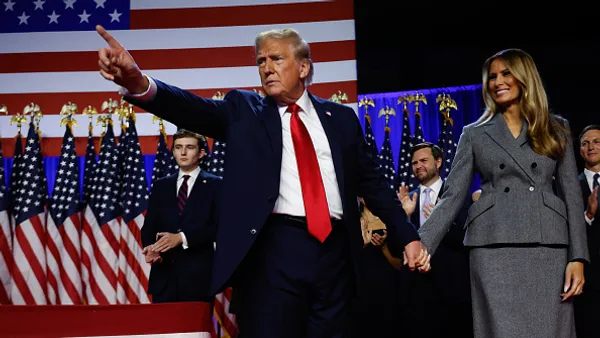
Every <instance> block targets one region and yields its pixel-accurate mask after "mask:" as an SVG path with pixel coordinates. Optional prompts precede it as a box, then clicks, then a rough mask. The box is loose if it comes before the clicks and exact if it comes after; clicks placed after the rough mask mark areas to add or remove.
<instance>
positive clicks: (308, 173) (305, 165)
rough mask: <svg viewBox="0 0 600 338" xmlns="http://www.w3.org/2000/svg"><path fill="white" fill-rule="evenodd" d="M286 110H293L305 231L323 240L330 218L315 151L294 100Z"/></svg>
mask: <svg viewBox="0 0 600 338" xmlns="http://www.w3.org/2000/svg"><path fill="white" fill-rule="evenodd" d="M287 111H288V112H291V113H292V116H291V119H290V129H291V132H292V142H293V143H294V153H295V154H296V162H297V164H298V175H299V176H300V186H301V187H302V198H303V199H304V210H305V211H306V223H307V225H308V232H309V233H311V234H312V235H313V236H315V237H316V238H317V239H318V240H319V241H321V242H324V241H325V239H326V238H327V236H328V235H329V233H330V232H331V219H330V216H329V206H328V205H327V196H326V195H325V186H324V185H323V179H322V177H321V170H320V169H319V161H317V153H316V151H315V148H314V146H313V143H312V140H311V139H310V135H309V134H308V130H307V129H306V126H305V125H304V123H303V122H302V120H301V119H300V115H299V114H298V112H299V111H300V107H299V106H298V105H297V104H295V103H294V104H293V105H291V106H289V107H288V108H287Z"/></svg>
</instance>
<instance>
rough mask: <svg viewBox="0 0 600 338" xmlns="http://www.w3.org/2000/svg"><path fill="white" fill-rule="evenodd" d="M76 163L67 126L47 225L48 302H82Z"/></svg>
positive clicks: (69, 129) (70, 134)
mask: <svg viewBox="0 0 600 338" xmlns="http://www.w3.org/2000/svg"><path fill="white" fill-rule="evenodd" d="M77 162H78V159H77V156H76V155H75V142H74V139H73V135H72V133H71V126H70V125H67V126H65V134H64V140H63V147H62V152H61V156H60V162H59V165H58V170H57V175H56V182H55V184H54V190H53V193H52V199H51V203H50V212H49V215H48V218H47V227H46V229H47V233H46V264H47V268H48V274H47V276H48V300H49V301H50V304H82V291H83V287H82V284H81V259H80V251H81V245H80V240H79V239H80V229H81V220H80V215H79V212H78V208H79V168H78V165H77V164H78V163H77Z"/></svg>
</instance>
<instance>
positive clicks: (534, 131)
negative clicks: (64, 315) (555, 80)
mask: <svg viewBox="0 0 600 338" xmlns="http://www.w3.org/2000/svg"><path fill="white" fill-rule="evenodd" d="M496 59H501V60H502V61H504V64H505V66H506V68H507V69H508V71H510V73H511V74H512V75H513V76H514V77H515V79H516V80H517V83H518V86H519V92H520V96H519V112H520V114H521V116H522V117H523V118H524V119H525V120H526V121H527V123H528V128H527V136H528V137H529V143H530V145H531V148H532V149H533V151H535V152H536V153H538V154H540V155H545V156H548V157H552V158H560V157H562V155H563V154H564V152H565V149H566V144H567V139H568V138H569V137H571V135H570V132H569V129H568V127H567V124H566V121H565V120H564V119H563V118H561V117H559V116H557V115H553V114H552V115H551V114H550V112H549V108H548V97H547V96H546V91H545V90H544V85H543V83H542V79H541V77H540V74H539V72H538V70H537V67H536V65H535V62H534V61H533V58H532V57H531V56H530V55H529V54H528V53H527V52H525V51H523V50H521V49H514V48H513V49H505V50H502V51H500V52H498V53H496V54H494V55H493V56H491V57H490V58H488V59H487V60H486V61H485V63H484V64H483V68H482V78H483V81H482V82H483V91H482V94H483V101H484V102H485V106H486V109H485V111H484V113H483V115H482V116H481V117H480V118H479V119H478V120H477V122H476V123H477V124H478V125H479V124H482V123H485V122H487V121H489V120H490V119H491V118H492V117H494V116H495V115H496V114H498V113H499V112H501V108H500V107H499V106H498V105H497V104H496V102H495V101H494V99H493V98H492V95H491V93H490V88H489V73H490V66H491V64H492V62H493V61H494V60H496Z"/></svg>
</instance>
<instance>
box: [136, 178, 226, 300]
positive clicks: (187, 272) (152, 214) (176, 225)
mask: <svg viewBox="0 0 600 338" xmlns="http://www.w3.org/2000/svg"><path fill="white" fill-rule="evenodd" d="M221 182H222V180H221V178H220V177H218V176H215V175H212V174H209V173H206V172H204V171H201V172H200V173H199V174H198V177H197V178H196V181H195V182H194V186H193V187H192V190H191V192H190V195H189V197H188V201H187V204H186V206H185V209H184V211H183V214H182V215H181V217H179V215H178V212H179V209H178V207H177V174H175V175H170V176H166V177H163V178H161V179H159V180H157V181H156V182H154V185H153V186H152V192H151V194H150V201H149V205H148V212H147V213H146V219H145V221H144V226H143V227H142V244H143V246H144V247H146V246H148V245H151V244H153V243H155V242H156V234H157V233H158V232H171V233H178V232H183V233H184V234H185V237H186V239H187V242H188V248H187V249H183V247H182V246H178V247H176V248H173V249H171V250H169V251H167V252H166V253H163V254H161V256H162V258H163V261H162V262H161V263H154V264H152V268H151V269H150V280H149V286H148V292H149V293H150V294H153V295H156V294H160V293H162V292H165V289H166V288H171V287H172V288H176V290H177V294H178V295H179V299H180V300H181V299H189V300H191V301H194V300H207V299H209V298H210V293H209V287H210V280H211V278H210V276H211V271H212V265H213V260H214V252H215V250H214V241H215V235H216V229H217V217H216V216H217V214H216V209H217V194H218V192H219V187H220V186H221Z"/></svg>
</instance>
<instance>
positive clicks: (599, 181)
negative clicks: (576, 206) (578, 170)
mask: <svg viewBox="0 0 600 338" xmlns="http://www.w3.org/2000/svg"><path fill="white" fill-rule="evenodd" d="M598 185H600V174H595V175H594V179H593V180H592V190H594V189H596V187H597V186H598Z"/></svg>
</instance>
